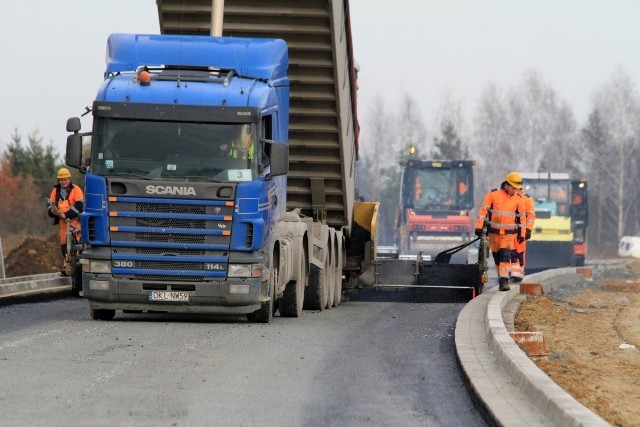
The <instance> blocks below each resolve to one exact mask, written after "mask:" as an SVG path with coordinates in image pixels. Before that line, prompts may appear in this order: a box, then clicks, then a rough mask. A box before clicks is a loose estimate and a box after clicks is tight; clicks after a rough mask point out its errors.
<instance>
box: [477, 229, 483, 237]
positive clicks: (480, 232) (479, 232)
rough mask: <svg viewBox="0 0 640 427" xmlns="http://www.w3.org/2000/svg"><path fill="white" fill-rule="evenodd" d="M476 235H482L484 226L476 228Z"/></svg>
mask: <svg viewBox="0 0 640 427" xmlns="http://www.w3.org/2000/svg"><path fill="white" fill-rule="evenodd" d="M476 236H478V237H482V228H476Z"/></svg>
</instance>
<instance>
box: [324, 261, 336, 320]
mask: <svg viewBox="0 0 640 427" xmlns="http://www.w3.org/2000/svg"><path fill="white" fill-rule="evenodd" d="M332 255H333V254H332ZM331 261H333V260H331ZM334 265H335V262H329V260H327V263H326V264H325V266H324V278H325V285H324V286H325V289H326V290H327V305H326V306H325V308H327V309H329V308H331V307H333V298H334V297H335V294H336V281H335V272H334Z"/></svg>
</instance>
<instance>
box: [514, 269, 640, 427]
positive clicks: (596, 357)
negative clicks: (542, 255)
mask: <svg viewBox="0 0 640 427" xmlns="http://www.w3.org/2000/svg"><path fill="white" fill-rule="evenodd" d="M515 329H516V331H539V332H542V334H543V337H544V341H545V344H546V345H547V348H548V349H549V352H550V354H549V356H548V357H546V358H532V360H533V361H534V362H535V363H536V365H537V366H538V367H539V368H540V369H542V370H543V371H544V372H545V373H546V374H547V375H548V376H549V377H550V378H551V379H552V380H553V381H555V382H556V384H558V385H559V386H560V387H562V388H563V389H564V390H565V391H567V392H568V393H569V394H571V395H572V396H573V397H574V398H575V399H576V400H578V401H579V402H580V403H582V404H583V405H585V406H587V407H588V408H590V409H591V410H592V411H594V412H595V413H597V414H599V415H600V416H601V417H602V418H604V419H605V420H607V421H608V422H610V423H611V424H613V425H616V426H640V404H639V403H640V261H632V262H630V263H629V264H628V265H626V267H621V268H620V269H615V270H606V271H605V272H603V273H601V275H600V276H599V277H595V276H594V277H593V278H592V279H591V280H587V279H585V280H584V281H581V282H580V283H576V284H575V285H572V286H568V287H566V288H562V289H560V290H557V291H553V292H551V293H549V294H547V295H543V296H537V297H529V298H528V299H527V300H526V301H523V303H522V304H521V305H520V308H519V310H518V312H517V313H516V317H515Z"/></svg>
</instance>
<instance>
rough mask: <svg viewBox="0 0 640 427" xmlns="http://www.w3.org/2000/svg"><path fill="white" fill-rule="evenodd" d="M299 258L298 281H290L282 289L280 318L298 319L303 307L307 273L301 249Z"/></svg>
mask: <svg viewBox="0 0 640 427" xmlns="http://www.w3.org/2000/svg"><path fill="white" fill-rule="evenodd" d="M301 253H302V255H301V256H300V259H301V261H300V264H301V265H300V278H301V279H300V280H291V281H290V282H289V283H287V286H286V287H285V288H284V294H283V295H282V299H281V300H280V316H282V317H300V315H301V314H302V307H303V305H304V293H305V289H306V287H307V282H308V280H309V273H308V272H307V271H308V270H307V256H306V253H305V252H304V250H302V249H301Z"/></svg>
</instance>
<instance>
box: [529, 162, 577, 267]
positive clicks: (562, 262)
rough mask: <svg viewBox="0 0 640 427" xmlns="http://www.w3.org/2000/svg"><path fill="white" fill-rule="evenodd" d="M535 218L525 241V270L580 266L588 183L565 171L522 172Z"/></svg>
mask: <svg viewBox="0 0 640 427" xmlns="http://www.w3.org/2000/svg"><path fill="white" fill-rule="evenodd" d="M522 180H523V188H524V191H525V193H526V194H528V195H529V196H531V197H533V198H534V201H535V210H536V221H535V225H534V228H533V230H532V233H531V239H530V240H529V241H528V242H527V252H526V263H525V265H526V267H525V268H526V272H527V273H531V272H535V271H541V270H546V269H550V268H560V267H570V266H582V265H584V262H585V257H586V254H587V225H588V186H587V181H586V180H584V179H579V180H572V179H571V177H570V175H569V174H568V173H555V172H531V173H523V174H522Z"/></svg>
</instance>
